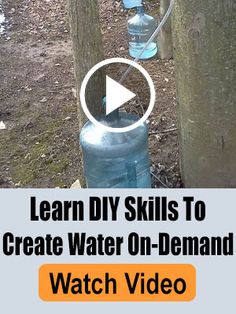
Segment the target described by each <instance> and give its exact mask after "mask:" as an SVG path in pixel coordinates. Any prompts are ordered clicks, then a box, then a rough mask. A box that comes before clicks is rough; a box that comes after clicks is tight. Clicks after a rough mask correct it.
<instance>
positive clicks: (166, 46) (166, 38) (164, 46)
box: [159, 0, 173, 59]
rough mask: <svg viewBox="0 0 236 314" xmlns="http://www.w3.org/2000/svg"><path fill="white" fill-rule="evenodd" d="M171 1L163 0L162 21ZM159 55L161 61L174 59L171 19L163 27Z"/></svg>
mask: <svg viewBox="0 0 236 314" xmlns="http://www.w3.org/2000/svg"><path fill="white" fill-rule="evenodd" d="M169 5H170V0H161V2H160V20H162V18H163V17H164V15H165V14H166V11H167V10H168V7H169ZM159 55H160V58H161V59H171V58H173V43H172V30H171V18H170V17H169V18H168V20H167V21H166V23H165V25H164V26H163V27H162V29H161V31H160V35H159Z"/></svg>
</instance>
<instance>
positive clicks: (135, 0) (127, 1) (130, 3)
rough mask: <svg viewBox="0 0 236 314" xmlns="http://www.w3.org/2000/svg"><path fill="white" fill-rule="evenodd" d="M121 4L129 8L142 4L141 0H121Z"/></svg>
mask: <svg viewBox="0 0 236 314" xmlns="http://www.w3.org/2000/svg"><path fill="white" fill-rule="evenodd" d="M123 4H124V7H125V8H126V9H131V8H135V7H137V6H138V5H140V4H142V0H123Z"/></svg>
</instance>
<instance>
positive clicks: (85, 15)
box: [68, 0, 105, 186]
mask: <svg viewBox="0 0 236 314" xmlns="http://www.w3.org/2000/svg"><path fill="white" fill-rule="evenodd" d="M68 9H69V20H70V28H71V38H72V42H73V52H74V69H75V78H76V92H77V107H78V123H79V130H80V129H81V128H82V127H83V125H84V123H85V121H86V120H87V118H86V117H85V115H84V112H83V110H82V108H81V105H80V100H79V94H80V87H81V83H82V81H83V79H84V77H85V75H86V74H87V72H88V71H89V70H90V69H91V68H92V67H93V66H94V65H95V64H97V63H98V62H100V61H102V60H103V59H104V55H103V44H102V35H101V28H100V22H99V8H98V2H97V0H91V1H84V0H68ZM104 94H105V76H104V75H103V74H102V72H101V71H98V72H97V73H96V74H94V75H93V76H92V78H91V80H90V83H89V84H88V86H87V89H86V103H87V106H88V108H89V110H90V112H91V113H92V114H93V115H99V114H100V113H101V112H102V102H101V101H102V97H103V96H104ZM81 160H82V158H81ZM81 165H82V162H81ZM79 179H80V182H81V185H82V186H84V185H85V180H84V175H83V171H82V167H81V171H80V175H79Z"/></svg>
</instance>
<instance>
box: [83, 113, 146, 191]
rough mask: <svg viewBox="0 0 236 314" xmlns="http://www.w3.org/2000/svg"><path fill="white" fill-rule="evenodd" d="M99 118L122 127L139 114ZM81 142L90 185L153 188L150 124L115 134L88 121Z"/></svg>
mask: <svg viewBox="0 0 236 314" xmlns="http://www.w3.org/2000/svg"><path fill="white" fill-rule="evenodd" d="M98 120H99V121H100V122H101V123H102V124H106V125H108V126H110V127H113V128H114V127H116V128H121V127H125V126H128V125H131V124H133V123H135V122H137V121H138V120H139V117H137V116H133V115H130V114H127V113H125V112H122V113H119V116H118V118H115V119H113V118H109V116H108V117H102V118H100V119H98ZM80 144H81V147H82V151H83V164H84V173H85V177H86V180H87V186H88V188H150V187H151V176H150V164H149V154H148V131H147V126H146V123H145V124H142V125H141V126H139V127H138V128H136V129H134V130H132V131H129V132H124V133H112V132H108V131H106V130H104V129H103V128H101V127H99V126H97V125H94V124H92V123H91V122H87V123H86V124H85V125H84V127H83V128H82V130H81V133H80Z"/></svg>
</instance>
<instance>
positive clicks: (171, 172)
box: [0, 0, 181, 188]
mask: <svg viewBox="0 0 236 314" xmlns="http://www.w3.org/2000/svg"><path fill="white" fill-rule="evenodd" d="M155 3H156V1H155ZM99 4H100V14H101V27H102V34H103V43H104V50H105V57H106V58H108V57H126V58H129V56H128V50H127V38H126V36H127V35H126V33H127V32H126V24H127V19H128V17H129V15H131V14H133V12H129V13H128V12H126V11H124V10H123V8H122V6H121V1H113V0H106V1H105V0H99ZM146 8H147V10H148V12H149V13H150V14H151V15H154V16H157V15H158V11H159V7H158V4H154V2H153V1H146ZM1 13H4V15H5V22H4V21H2V24H1V27H0V74H1V75H0V121H2V122H3V123H4V125H5V126H6V129H4V130H3V129H0V187H37V188H47V187H70V185H71V184H72V183H73V182H74V181H75V180H76V179H78V169H79V167H81V165H80V160H79V155H78V140H77V135H78V131H79V130H78V125H77V116H76V115H77V113H76V99H75V95H74V93H73V89H74V87H75V81H74V74H73V58H72V49H71V40H70V34H69V25H68V20H67V10H66V0H0V15H1ZM0 23H1V20H0ZM142 65H143V66H144V67H145V69H146V70H147V71H148V72H149V74H150V75H151V77H152V79H153V81H154V84H155V87H156V91H157V102H156V106H155V109H154V111H153V113H152V115H151V116H150V118H149V122H148V123H149V132H150V136H149V147H150V154H151V170H152V173H153V187H169V188H171V187H180V186H181V178H180V170H179V149H178V141H177V132H178V130H177V126H176V91H175V78H174V62H173V61H160V60H158V59H157V58H155V59H153V60H151V61H146V62H145V63H142Z"/></svg>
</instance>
